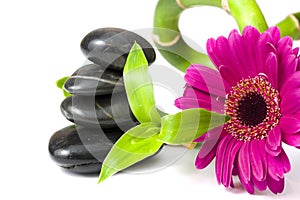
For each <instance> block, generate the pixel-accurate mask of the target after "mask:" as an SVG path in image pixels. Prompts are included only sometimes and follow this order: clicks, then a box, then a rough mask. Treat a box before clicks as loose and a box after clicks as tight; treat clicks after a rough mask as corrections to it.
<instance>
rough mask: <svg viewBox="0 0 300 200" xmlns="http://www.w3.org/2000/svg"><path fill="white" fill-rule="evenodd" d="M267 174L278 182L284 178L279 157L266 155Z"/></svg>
mask: <svg viewBox="0 0 300 200" xmlns="http://www.w3.org/2000/svg"><path fill="white" fill-rule="evenodd" d="M268 174H269V176H270V177H272V178H273V179H274V180H276V181H279V180H280V179H282V178H283V176H284V166H283V162H282V158H281V156H280V155H278V156H271V155H268Z"/></svg>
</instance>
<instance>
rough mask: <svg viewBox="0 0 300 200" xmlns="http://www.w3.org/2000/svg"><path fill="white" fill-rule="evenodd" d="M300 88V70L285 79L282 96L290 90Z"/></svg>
mask: <svg viewBox="0 0 300 200" xmlns="http://www.w3.org/2000/svg"><path fill="white" fill-rule="evenodd" d="M299 88H300V71H298V72H295V73H293V74H292V75H290V76H289V77H288V79H287V80H286V81H285V83H284V85H283V86H282V87H281V90H280V96H281V98H284V96H286V95H288V94H289V93H290V92H292V91H294V90H296V89H299Z"/></svg>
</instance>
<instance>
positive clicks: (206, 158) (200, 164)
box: [195, 142, 217, 169]
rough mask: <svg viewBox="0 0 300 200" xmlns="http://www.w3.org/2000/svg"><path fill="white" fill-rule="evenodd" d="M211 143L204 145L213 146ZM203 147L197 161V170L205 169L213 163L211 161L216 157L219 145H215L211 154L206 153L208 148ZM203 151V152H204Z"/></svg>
mask: <svg viewBox="0 0 300 200" xmlns="http://www.w3.org/2000/svg"><path fill="white" fill-rule="evenodd" d="M210 143H211V142H206V143H204V144H207V145H211V144H210ZM204 144H203V145H202V147H201V149H200V151H199V153H198V155H197V157H196V161H195V166H196V167H197V169H204V168H205V167H207V165H209V163H211V161H212V160H213V159H214V157H215V156H216V151H217V145H215V146H214V147H213V148H212V149H211V150H210V151H209V152H204V151H205V150H206V147H205V146H204ZM202 149H203V150H202Z"/></svg>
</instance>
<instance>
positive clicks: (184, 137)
mask: <svg viewBox="0 0 300 200" xmlns="http://www.w3.org/2000/svg"><path fill="white" fill-rule="evenodd" d="M227 120H229V118H228V117H227V116H225V115H221V114H218V113H215V112H210V111H207V110H204V109H201V108H193V109H188V110H184V111H182V112H179V113H176V114H174V115H167V116H164V117H163V118H162V122H161V130H160V134H159V139H160V140H161V141H162V142H165V143H167V144H185V143H188V142H191V141H193V140H195V139H196V138H198V137H200V136H201V135H202V134H204V133H206V132H207V131H208V130H210V129H212V128H214V127H217V126H220V125H222V124H224V123H225V122H226V121H227Z"/></svg>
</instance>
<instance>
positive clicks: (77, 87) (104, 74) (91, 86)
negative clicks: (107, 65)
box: [64, 64, 125, 95]
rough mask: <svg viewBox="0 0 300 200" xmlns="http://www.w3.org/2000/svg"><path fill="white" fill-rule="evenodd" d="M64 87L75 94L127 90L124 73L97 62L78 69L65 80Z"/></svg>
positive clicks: (101, 93) (98, 93) (100, 93)
mask: <svg viewBox="0 0 300 200" xmlns="http://www.w3.org/2000/svg"><path fill="white" fill-rule="evenodd" d="M64 88H65V89H66V90H67V91H68V92H69V93H71V94H75V95H103V94H110V93H112V92H113V91H114V92H120V91H125V87H124V82H123V78H122V73H120V72H117V71H115V70H110V69H106V70H104V68H103V67H101V66H99V65H96V64H88V65H85V66H83V67H81V68H79V69H78V70H76V71H75V72H74V73H73V74H72V76H71V77H70V78H69V79H68V80H67V81H66V82H65V84H64Z"/></svg>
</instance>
